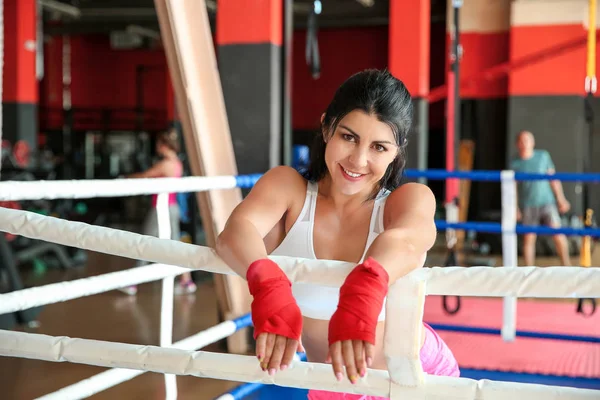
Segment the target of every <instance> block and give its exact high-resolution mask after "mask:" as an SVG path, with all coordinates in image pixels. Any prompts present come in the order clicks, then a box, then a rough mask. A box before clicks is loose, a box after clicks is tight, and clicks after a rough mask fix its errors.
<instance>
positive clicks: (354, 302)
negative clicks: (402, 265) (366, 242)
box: [329, 257, 389, 346]
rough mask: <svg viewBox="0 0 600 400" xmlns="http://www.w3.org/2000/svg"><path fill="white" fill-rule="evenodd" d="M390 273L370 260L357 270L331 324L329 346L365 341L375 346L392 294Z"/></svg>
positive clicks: (349, 278)
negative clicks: (381, 317)
mask: <svg viewBox="0 0 600 400" xmlns="http://www.w3.org/2000/svg"><path fill="white" fill-rule="evenodd" d="M388 282H389V276H388V273H387V271H386V270H385V269H383V267H382V266H381V265H380V264H379V263H378V262H377V261H375V260H374V259H373V258H371V257H369V258H367V259H366V260H365V262H363V263H362V264H360V265H358V266H356V268H354V269H353V270H352V272H351V273H350V274H349V275H348V276H347V277H346V280H345V281H344V284H343V285H342V287H341V288H340V300H339V302H338V307H337V310H336V311H335V313H334V314H333V316H332V317H331V320H330V321H329V345H330V346H331V344H333V343H335V342H338V341H341V340H362V341H365V342H368V343H371V344H373V345H375V329H376V327H377V319H378V317H379V313H380V312H381V308H382V307H383V300H384V299H385V296H386V295H387V292H388Z"/></svg>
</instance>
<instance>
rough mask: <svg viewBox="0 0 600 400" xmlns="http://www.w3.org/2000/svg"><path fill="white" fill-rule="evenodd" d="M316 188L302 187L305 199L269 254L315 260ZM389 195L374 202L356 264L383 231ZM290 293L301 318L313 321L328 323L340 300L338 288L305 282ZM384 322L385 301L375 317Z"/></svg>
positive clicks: (294, 287)
mask: <svg viewBox="0 0 600 400" xmlns="http://www.w3.org/2000/svg"><path fill="white" fill-rule="evenodd" d="M318 192H319V186H318V184H317V183H316V182H310V181H309V182H308V184H307V185H306V199H305V200H304V206H303V207H302V211H300V215H298V218H297V219H296V221H295V222H294V224H293V225H292V227H291V228H290V231H289V232H288V233H287V235H286V236H285V238H284V239H283V241H282V242H281V244H280V245H279V246H278V247H277V248H276V249H275V250H273V252H272V253H271V254H272V255H278V256H288V257H299V258H308V259H317V257H316V255H315V249H314V245H313V228H314V226H315V209H316V204H317V195H318ZM388 194H389V192H388V191H385V192H382V193H381V194H380V195H379V196H378V197H377V198H376V200H375V205H374V206H373V212H372V214H371V222H370V224H369V236H368V238H367V244H366V246H365V250H364V251H363V255H362V257H361V259H360V262H362V261H363V259H364V257H365V253H366V252H367V250H368V249H369V247H370V246H371V243H373V241H374V240H375V238H376V237H377V236H378V235H379V234H380V233H381V232H383V210H384V206H385V201H386V199H387V196H388ZM292 293H293V295H294V298H295V299H296V302H297V303H298V307H300V311H301V312H302V315H303V316H305V317H308V318H313V319H324V320H329V319H331V316H332V315H333V313H334V312H335V310H336V308H337V305H338V300H339V297H340V289H339V288H332V287H327V286H319V285H312V284H307V283H294V284H293V285H292ZM383 320H385V302H384V306H383V307H382V310H381V313H380V314H379V321H383Z"/></svg>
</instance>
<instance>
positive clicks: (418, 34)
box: [388, 0, 431, 169]
mask: <svg viewBox="0 0 600 400" xmlns="http://www.w3.org/2000/svg"><path fill="white" fill-rule="evenodd" d="M430 8H431V7H430V0H412V1H402V0H391V1H390V13H389V14H390V18H389V21H390V22H389V42H388V43H389V51H388V66H389V67H388V68H389V70H390V72H391V73H392V74H393V75H394V76H395V77H396V78H398V79H400V80H402V81H403V82H404V84H405V85H406V87H407V88H408V90H409V91H410V93H411V95H412V97H413V104H414V106H415V121H414V129H413V132H414V133H413V135H412V137H410V138H409V146H408V150H407V158H408V160H407V168H418V169H427V153H428V149H427V148H428V145H429V140H428V136H429V129H428V124H427V122H428V108H429V105H428V100H427V96H428V95H429V58H430V50H429V42H430V29H431V21H430V20H431V16H430V14H431V10H430Z"/></svg>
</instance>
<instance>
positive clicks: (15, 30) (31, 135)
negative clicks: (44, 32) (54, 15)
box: [2, 0, 38, 149]
mask: <svg viewBox="0 0 600 400" xmlns="http://www.w3.org/2000/svg"><path fill="white" fill-rule="evenodd" d="M36 15H37V9H36V1H35V0H5V1H4V71H3V72H4V75H3V91H2V118H3V120H2V126H3V139H4V140H8V141H10V142H11V143H13V144H14V143H16V142H17V141H20V140H23V141H25V142H27V144H28V145H29V146H30V148H32V149H35V148H36V147H37V107H38V86H37V79H36V22H37V21H36Z"/></svg>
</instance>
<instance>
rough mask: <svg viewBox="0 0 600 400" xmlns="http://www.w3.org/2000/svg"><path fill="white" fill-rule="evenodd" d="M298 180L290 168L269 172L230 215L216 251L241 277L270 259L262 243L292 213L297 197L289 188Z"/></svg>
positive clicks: (298, 176) (297, 176) (218, 239)
mask: <svg viewBox="0 0 600 400" xmlns="http://www.w3.org/2000/svg"><path fill="white" fill-rule="evenodd" d="M299 178H301V177H300V175H299V174H298V173H297V172H296V171H295V170H294V169H292V168H289V167H276V168H273V169H271V170H269V171H268V172H267V173H265V174H264V175H263V176H262V177H261V178H260V179H259V181H258V182H257V183H256V184H255V185H254V187H253V188H252V190H251V192H250V193H249V194H248V196H246V198H245V199H244V200H243V201H242V202H241V203H240V204H239V205H238V206H237V207H236V208H235V209H234V210H233V212H232V213H231V216H230V217H229V219H228V220H227V223H226V225H225V228H224V229H223V232H221V234H220V235H219V237H218V238H217V245H216V251H217V254H218V255H219V257H221V258H222V259H223V261H225V262H226V263H227V265H229V267H230V268H232V269H233V270H234V271H235V272H237V273H238V274H239V275H240V276H241V277H243V278H245V277H246V271H247V270H248V266H249V265H250V264H252V263H253V262H254V261H256V260H259V259H263V258H266V257H267V255H268V254H267V250H266V247H265V243H264V241H263V239H264V237H265V236H266V235H267V234H268V233H269V232H270V231H271V229H273V227H274V226H275V224H277V223H278V222H279V221H280V220H281V218H282V217H283V215H284V214H285V213H286V212H287V210H288V209H289V207H290V204H291V202H292V199H293V196H292V195H293V193H294V190H291V189H290V186H291V185H293V184H294V181H295V180H297V179H299Z"/></svg>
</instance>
